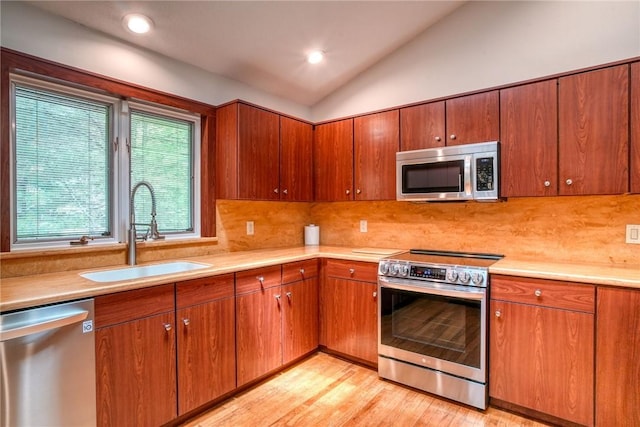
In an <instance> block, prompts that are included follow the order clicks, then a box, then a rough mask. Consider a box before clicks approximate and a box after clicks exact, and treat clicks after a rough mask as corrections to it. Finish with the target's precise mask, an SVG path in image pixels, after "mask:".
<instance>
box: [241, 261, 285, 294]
mask: <svg viewBox="0 0 640 427" xmlns="http://www.w3.org/2000/svg"><path fill="white" fill-rule="evenodd" d="M280 283H282V267H281V266H280V265H274V266H272V267H264V268H255V269H253V270H247V271H241V272H239V273H236V294H237V295H239V294H246V293H247V292H255V291H259V290H260V289H267V288H272V287H274V286H280Z"/></svg>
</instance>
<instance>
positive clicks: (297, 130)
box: [280, 116, 313, 202]
mask: <svg viewBox="0 0 640 427" xmlns="http://www.w3.org/2000/svg"><path fill="white" fill-rule="evenodd" d="M312 144H313V126H312V125H310V124H308V123H304V122H301V121H299V120H295V119H291V118H288V117H283V116H280V200H288V201H294V202H302V201H311V200H313V162H312V160H313V155H312V150H313V145H312Z"/></svg>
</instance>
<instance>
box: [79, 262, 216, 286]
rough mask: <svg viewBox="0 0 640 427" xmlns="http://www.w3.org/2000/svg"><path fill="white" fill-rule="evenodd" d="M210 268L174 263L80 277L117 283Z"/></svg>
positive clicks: (88, 274)
mask: <svg viewBox="0 0 640 427" xmlns="http://www.w3.org/2000/svg"><path fill="white" fill-rule="evenodd" d="M207 267H211V266H210V265H208V264H200V263H198V262H187V261H175V262H165V263H163V264H153V265H142V266H139V267H128V268H118V269H114V270H104V271H96V272H94V273H82V274H81V275H80V276H82V277H84V278H85V279H89V280H93V281H94V282H118V281H120V280H131V279H141V278H143V277H149V276H160V275H162V274H171V273H181V272H184V271H191V270H198V269H200V268H207Z"/></svg>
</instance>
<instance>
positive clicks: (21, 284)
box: [0, 246, 640, 312]
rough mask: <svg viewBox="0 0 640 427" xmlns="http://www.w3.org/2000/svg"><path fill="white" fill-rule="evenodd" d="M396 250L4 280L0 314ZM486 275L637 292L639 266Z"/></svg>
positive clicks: (273, 255)
mask: <svg viewBox="0 0 640 427" xmlns="http://www.w3.org/2000/svg"><path fill="white" fill-rule="evenodd" d="M400 251H401V250H400V249H398V250H393V249H376V248H350V247H334V246H302V247H294V248H283V249H263V250H255V251H246V252H229V253H223V254H216V255H209V256H202V257H193V258H183V259H171V260H166V261H193V262H199V263H204V264H208V265H210V267H206V268H202V269H199V270H192V271H187V272H181V273H173V274H165V275H162V276H151V277H146V278H141V279H132V280H122V281H117V282H108V283H98V282H93V281H91V280H89V279H85V278H84V277H82V276H80V274H82V273H86V272H88V271H101V270H110V269H116V268H126V267H127V266H125V265H122V266H115V267H107V268H100V269H95V270H74V271H65V272H58V273H48V274H39V275H32V276H22V277H13V278H7V279H2V282H1V284H0V311H2V312H5V311H11V310H18V309H24V308H29V307H35V306H38V305H44V304H51V303H56V302H62V301H69V300H76V299H81V298H89V297H95V296H98V295H104V294H110V293H114V292H121V291H126V290H132V289H139V288H144V287H148V286H154V285H161V284H165V283H171V282H176V281H183V280H189V279H197V278H201V277H207V276H215V275H220V274H225V273H233V272H236V271H242V270H249V269H252V268H259V267H266V266H269V265H274V264H285V263H288V262H295V261H303V260H307V259H313V258H336V259H345V260H352V261H365V262H378V261H379V260H380V259H381V258H384V257H385V256H388V255H390V254H392V253H394V252H400ZM159 263H161V262H152V263H149V264H148V265H151V264H159ZM489 271H490V272H491V273H492V274H503V275H511V276H523V277H535V278H542V279H553V280H563V281H570V282H582V283H591V284H597V285H611V286H622V287H630V288H637V289H640V266H612V265H607V264H585V265H582V264H567V263H552V262H538V261H521V260H513V259H509V258H508V257H507V258H504V259H502V260H500V261H498V262H496V263H495V264H494V265H493V266H491V267H490V269H489Z"/></svg>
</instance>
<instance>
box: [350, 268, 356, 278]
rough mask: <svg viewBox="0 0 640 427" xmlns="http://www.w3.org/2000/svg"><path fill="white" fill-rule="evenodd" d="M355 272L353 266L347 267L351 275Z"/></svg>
mask: <svg viewBox="0 0 640 427" xmlns="http://www.w3.org/2000/svg"><path fill="white" fill-rule="evenodd" d="M355 272H356V269H355V268H350V269H349V274H351V275H352V276H353V274H354V273H355Z"/></svg>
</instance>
